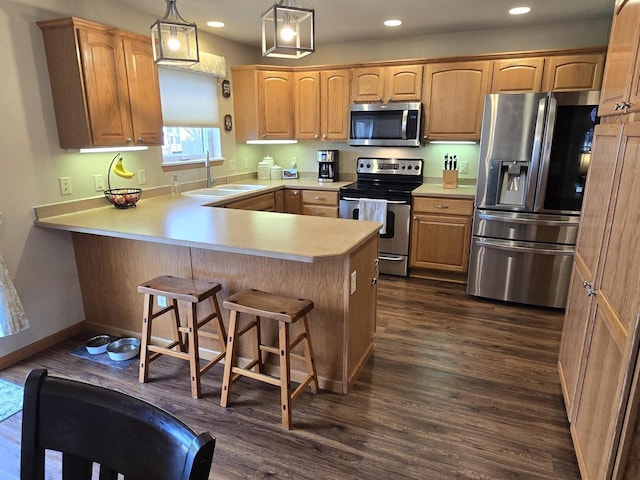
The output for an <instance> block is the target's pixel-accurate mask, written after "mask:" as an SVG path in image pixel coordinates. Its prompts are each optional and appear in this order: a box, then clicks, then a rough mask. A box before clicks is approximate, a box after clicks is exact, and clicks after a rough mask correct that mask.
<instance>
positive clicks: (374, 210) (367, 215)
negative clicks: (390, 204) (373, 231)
mask: <svg viewBox="0 0 640 480" xmlns="http://www.w3.org/2000/svg"><path fill="white" fill-rule="evenodd" d="M358 220H369V221H372V222H380V223H381V224H382V228H381V229H380V235H384V234H385V233H387V201H386V200H378V199H373V198H361V199H359V203H358Z"/></svg>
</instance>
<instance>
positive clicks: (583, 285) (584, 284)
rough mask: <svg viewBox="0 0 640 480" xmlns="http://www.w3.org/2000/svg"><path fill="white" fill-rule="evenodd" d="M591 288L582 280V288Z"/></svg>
mask: <svg viewBox="0 0 640 480" xmlns="http://www.w3.org/2000/svg"><path fill="white" fill-rule="evenodd" d="M591 286H592V285H591V284H590V283H589V282H587V281H586V280H584V281H583V282H582V288H587V287H589V288H591Z"/></svg>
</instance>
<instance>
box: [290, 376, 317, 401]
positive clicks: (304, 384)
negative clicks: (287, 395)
mask: <svg viewBox="0 0 640 480" xmlns="http://www.w3.org/2000/svg"><path fill="white" fill-rule="evenodd" d="M311 382H313V376H311V375H309V376H308V377H307V378H306V379H305V380H304V382H302V383H301V384H300V385H298V388H296V389H295V391H294V392H293V393H292V394H291V400H292V401H293V400H295V399H296V398H298V396H299V395H300V394H301V393H302V392H303V391H304V389H305V388H307V387H308V386H309V385H310V384H311Z"/></svg>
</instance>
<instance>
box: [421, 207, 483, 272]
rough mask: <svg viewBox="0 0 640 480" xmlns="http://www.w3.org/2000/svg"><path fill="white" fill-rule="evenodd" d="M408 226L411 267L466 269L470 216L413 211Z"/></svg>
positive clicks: (456, 270) (445, 269)
mask: <svg viewBox="0 0 640 480" xmlns="http://www.w3.org/2000/svg"><path fill="white" fill-rule="evenodd" d="M411 228H412V232H411V266H412V267H418V268H429V269H433V270H443V271H448V272H460V273H466V272H467V270H468V266H469V245H470V242H471V218H469V217H455V216H447V215H425V214H416V215H414V216H413V220H412V225H411Z"/></svg>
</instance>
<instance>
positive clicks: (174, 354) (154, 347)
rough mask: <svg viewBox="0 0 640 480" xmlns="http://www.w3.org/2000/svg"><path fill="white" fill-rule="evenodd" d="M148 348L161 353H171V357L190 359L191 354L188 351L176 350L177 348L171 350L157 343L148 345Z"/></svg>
mask: <svg viewBox="0 0 640 480" xmlns="http://www.w3.org/2000/svg"><path fill="white" fill-rule="evenodd" d="M147 350H149V351H150V352H156V353H158V354H160V355H169V356H171V357H176V358H181V359H183V360H189V354H188V353H187V352H176V351H175V350H169V349H168V348H164V347H158V346H157V345H148V346H147Z"/></svg>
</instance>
